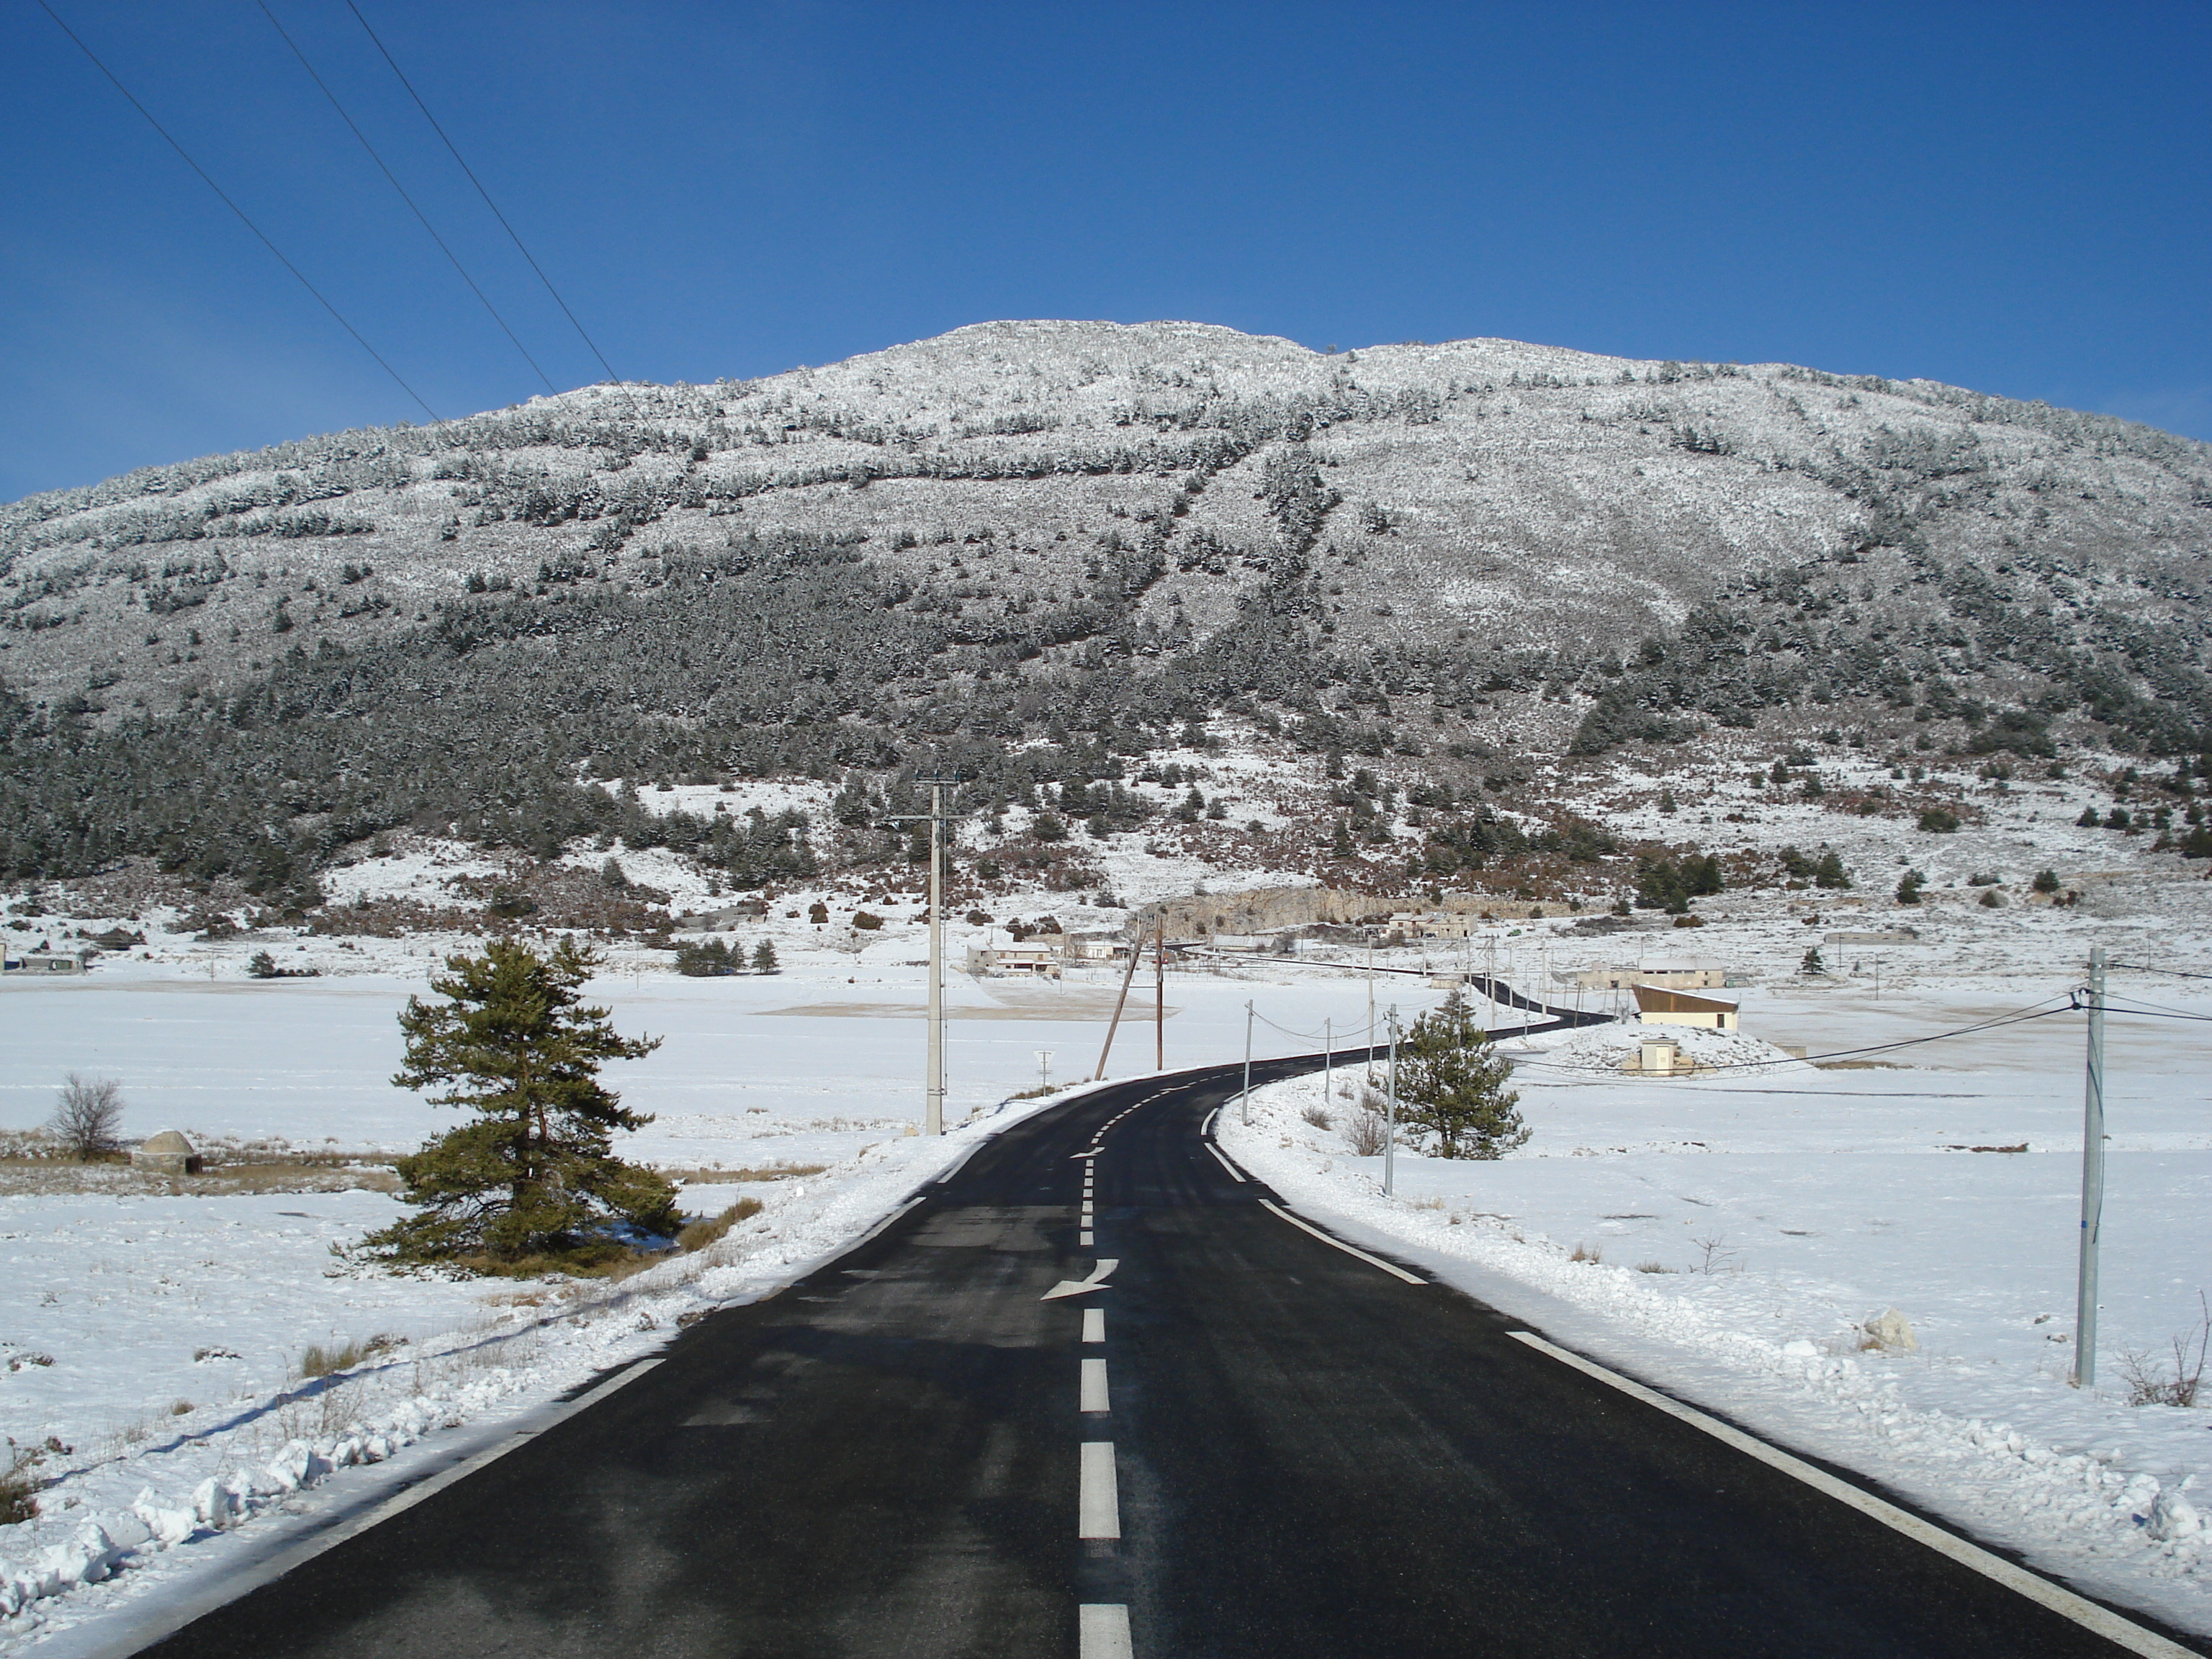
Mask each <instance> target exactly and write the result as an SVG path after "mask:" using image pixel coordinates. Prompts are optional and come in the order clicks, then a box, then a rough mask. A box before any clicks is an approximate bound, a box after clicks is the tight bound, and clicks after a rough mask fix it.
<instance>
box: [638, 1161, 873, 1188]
mask: <svg viewBox="0 0 2212 1659" xmlns="http://www.w3.org/2000/svg"><path fill="white" fill-rule="evenodd" d="M828 1168H829V1165H828V1164H764V1165H762V1166H761V1167H759V1168H757V1169H752V1168H745V1169H736V1170H726V1169H724V1168H723V1167H722V1166H721V1165H720V1164H713V1165H710V1166H709V1167H708V1168H706V1169H700V1170H677V1169H667V1168H661V1167H658V1166H656V1167H655V1169H654V1170H653V1173H654V1174H655V1175H658V1176H661V1177H662V1178H663V1179H665V1180H668V1181H673V1182H676V1183H677V1184H678V1186H700V1187H706V1186H713V1185H715V1184H716V1183H718V1182H737V1181H755V1182H757V1181H790V1180H792V1179H793V1178H794V1177H796V1176H817V1175H820V1174H821V1173H822V1172H823V1170H826V1169H828Z"/></svg>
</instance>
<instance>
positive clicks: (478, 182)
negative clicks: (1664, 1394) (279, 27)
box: [40, 0, 622, 380]
mask: <svg viewBox="0 0 2212 1659" xmlns="http://www.w3.org/2000/svg"><path fill="white" fill-rule="evenodd" d="M45 3H46V0H40V4H41V5H43V4H45ZM346 9H347V10H348V11H349V12H351V13H352V14H353V16H354V21H356V23H359V24H360V25H361V27H362V33H364V34H366V35H368V38H369V39H370V40H372V41H374V42H375V45H376V49H377V51H379V52H381V53H383V54H384V61H385V62H386V63H387V64H391V66H392V73H393V74H394V75H396V76H398V77H399V84H400V85H401V86H403V87H404V88H407V95H408V96H409V97H410V98H412V99H413V100H415V107H416V108H417V109H419V110H421V111H422V118H423V119H424V120H426V121H428V123H429V124H430V128H431V131H434V132H435V133H436V134H437V135H438V137H439V139H440V141H441V142H442V143H444V145H445V146H446V149H447V151H448V152H449V153H450V154H451V155H452V156H453V160H454V161H456V162H457V163H459V167H460V169H461V171H462V172H463V173H467V174H468V177H469V182H470V183H471V184H472V185H475V186H476V187H477V195H479V196H481V197H483V203H484V205H485V206H486V207H488V208H489V209H490V210H491V216H492V217H493V218H495V219H496V220H498V221H499V224H500V228H501V230H504V231H505V232H506V233H507V239H508V240H510V241H512V242H513V244H514V246H515V248H516V250H517V251H518V252H520V254H521V255H522V257H523V258H525V259H526V260H528V261H529V264H530V268H531V270H534V271H536V272H537V273H538V281H539V282H541V283H544V284H545V291H546V292H547V293H548V294H550V295H552V296H553V303H554V304H556V305H557V306H559V307H561V314H562V316H564V317H566V318H567V319H568V323H569V326H571V327H572V328H574V330H575V331H576V335H577V337H578V338H579V339H580V340H582V341H583V343H585V344H586V345H587V346H589V347H590V348H591V351H592V356H594V357H597V358H598V359H599V367H600V368H604V369H605V370H606V372H607V378H608V379H609V380H620V379H621V378H622V377H621V376H620V375H618V374H616V373H615V371H614V365H612V364H611V363H610V362H607V358H606V354H605V352H603V351H601V350H600V349H599V346H598V344H597V343H596V342H594V341H593V340H592V337H591V336H590V335H589V334H586V332H585V331H584V325H583V324H581V323H580V322H578V321H577V320H576V313H574V312H573V311H571V310H570V309H569V308H568V301H566V300H564V299H562V297H561V290H560V289H557V288H556V287H554V286H553V279H552V278H551V277H550V276H547V275H546V274H545V270H544V266H542V265H540V264H538V261H537V260H536V259H535V258H532V255H531V252H530V250H529V248H527V247H526V246H524V245H523V240H522V238H521V236H520V234H517V232H516V230H515V228H514V227H513V225H511V224H509V223H507V216H506V215H505V214H504V213H501V211H500V210H499V204H498V203H496V202H495V201H493V200H492V199H491V192H490V191H488V190H486V189H485V188H484V186H483V179H479V178H477V175H476V171H475V169H474V168H472V167H470V166H469V164H468V163H467V162H466V161H463V160H462V158H461V152H460V150H459V148H458V147H457V146H456V145H455V144H454V143H453V140H452V139H451V138H449V137H447V136H446V130H445V128H443V127H441V126H440V125H438V118H437V117H436V116H435V115H433V114H431V113H430V106H428V104H426V103H424V102H423V101H422V94H421V93H419V92H417V91H416V90H415V83H414V82H412V81H410V80H409V79H408V78H407V75H406V71H405V70H402V69H401V68H400V67H399V63H398V59H397V58H393V57H392V51H391V48H389V47H388V46H386V45H385V44H384V42H383V41H382V40H380V39H379V38H378V35H377V33H376V31H375V30H374V29H373V28H371V27H369V26H368V19H367V18H366V17H363V16H362V15H361V8H360V7H359V6H357V5H356V4H354V0H346Z"/></svg>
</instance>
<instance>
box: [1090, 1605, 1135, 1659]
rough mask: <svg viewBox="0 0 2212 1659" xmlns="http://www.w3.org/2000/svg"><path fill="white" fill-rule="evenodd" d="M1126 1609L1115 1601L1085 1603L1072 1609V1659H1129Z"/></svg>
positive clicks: (1130, 1657) (1132, 1651)
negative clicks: (1073, 1632) (1073, 1614)
mask: <svg viewBox="0 0 2212 1659" xmlns="http://www.w3.org/2000/svg"><path fill="white" fill-rule="evenodd" d="M1135 1651H1136V1650H1135V1649H1134V1648H1133V1647H1131V1646H1130V1644H1129V1609H1128V1608H1127V1607H1123V1606H1122V1605H1121V1603H1120V1602H1118V1601H1086V1602H1085V1603H1084V1604H1083V1605H1082V1606H1081V1607H1078V1608H1077V1609H1076V1610H1075V1659H1132V1656H1133V1654H1134V1653H1135Z"/></svg>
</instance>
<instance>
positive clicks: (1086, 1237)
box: [1075, 1227, 1098, 1250]
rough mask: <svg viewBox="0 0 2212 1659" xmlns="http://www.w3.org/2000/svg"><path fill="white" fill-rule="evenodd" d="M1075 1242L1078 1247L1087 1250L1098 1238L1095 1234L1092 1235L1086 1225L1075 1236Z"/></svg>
mask: <svg viewBox="0 0 2212 1659" xmlns="http://www.w3.org/2000/svg"><path fill="white" fill-rule="evenodd" d="M1075 1242H1076V1244H1077V1245H1078V1246H1079V1248H1080V1249H1086V1250H1087V1249H1090V1248H1091V1246H1092V1245H1093V1244H1096V1243H1097V1242H1098V1240H1097V1236H1096V1235H1094V1234H1093V1233H1092V1232H1091V1230H1090V1229H1089V1228H1088V1227H1086V1228H1085V1229H1084V1230H1083V1231H1081V1232H1079V1233H1078V1234H1077V1235H1076V1236H1075Z"/></svg>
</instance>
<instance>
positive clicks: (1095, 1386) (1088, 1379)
mask: <svg viewBox="0 0 2212 1659" xmlns="http://www.w3.org/2000/svg"><path fill="white" fill-rule="evenodd" d="M1082 1394H1083V1403H1082V1404H1081V1405H1080V1406H1079V1407H1078V1408H1077V1409H1079V1410H1080V1411H1086V1412H1110V1411H1112V1410H1113V1409H1114V1408H1113V1407H1111V1406H1109V1405H1108V1404H1107V1403H1106V1400H1107V1396H1106V1362H1105V1361H1104V1360H1103V1359H1086V1360H1085V1361H1084V1362H1083V1389H1082Z"/></svg>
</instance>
